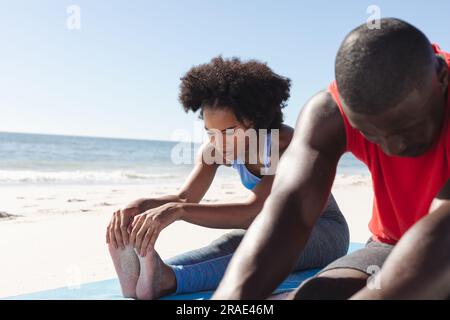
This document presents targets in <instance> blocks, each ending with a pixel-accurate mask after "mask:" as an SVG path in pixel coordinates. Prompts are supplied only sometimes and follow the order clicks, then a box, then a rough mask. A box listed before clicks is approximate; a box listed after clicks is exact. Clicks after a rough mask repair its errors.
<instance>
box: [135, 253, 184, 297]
mask: <svg viewBox="0 0 450 320" xmlns="http://www.w3.org/2000/svg"><path fill="white" fill-rule="evenodd" d="M138 259H139V262H140V275H139V280H138V282H137V286H136V296H137V298H138V299H140V300H153V299H158V298H159V297H162V296H165V295H168V294H170V293H173V292H175V290H176V287H177V282H176V278H175V274H174V272H173V271H172V269H171V268H170V267H169V266H168V265H166V264H165V263H164V262H163V261H162V260H161V258H160V256H159V255H158V253H157V252H156V251H155V249H151V250H150V251H149V252H148V253H147V254H146V256H145V257H141V256H138Z"/></svg>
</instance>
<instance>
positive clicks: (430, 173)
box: [328, 44, 450, 244]
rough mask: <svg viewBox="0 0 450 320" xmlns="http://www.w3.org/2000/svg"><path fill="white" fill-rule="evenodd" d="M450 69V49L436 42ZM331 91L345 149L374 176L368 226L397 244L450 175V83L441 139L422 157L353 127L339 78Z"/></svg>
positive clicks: (379, 238) (375, 234) (380, 237)
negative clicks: (396, 151) (388, 148)
mask: <svg viewBox="0 0 450 320" xmlns="http://www.w3.org/2000/svg"><path fill="white" fill-rule="evenodd" d="M433 49H434V51H435V52H436V54H439V55H442V56H443V57H445V60H446V61H447V65H448V66H449V69H450V53H447V52H443V51H442V50H441V49H440V48H439V46H438V45H436V44H433ZM328 91H329V92H330V93H331V95H332V96H333V99H334V100H335V102H336V104H337V105H338V106H339V110H340V112H341V115H342V118H343V120H344V124H345V131H346V136H347V146H346V151H349V152H351V153H353V155H354V156H355V157H356V158H358V159H359V160H361V161H362V162H363V163H365V164H366V165H367V167H368V168H369V171H370V173H371V176H372V187H373V190H374V202H373V208H372V219H371V221H370V223H369V229H370V231H371V232H372V234H373V238H374V239H375V240H377V241H381V242H385V243H390V244H395V243H396V242H397V241H398V240H399V239H400V238H401V237H402V235H403V234H404V233H405V232H406V231H407V230H408V229H409V228H410V227H411V226H412V225H413V224H414V223H416V222H417V221H418V220H419V219H420V218H422V217H423V216H425V215H426V214H427V213H428V210H429V208H430V205H431V202H432V201H433V199H434V198H435V196H436V195H437V193H438V192H439V191H440V190H441V189H442V187H443V186H444V185H445V183H446V182H447V180H448V179H449V178H450V124H449V122H450V110H449V109H450V85H449V93H448V102H447V109H446V112H445V118H444V123H443V125H442V131H441V133H440V135H439V137H438V141H437V142H436V143H434V144H433V146H432V147H431V148H430V149H429V150H428V151H427V152H426V153H425V154H423V155H421V156H419V157H410V158H404V157H393V156H388V155H386V154H385V153H384V152H383V151H382V150H381V149H380V147H379V146H378V145H376V144H374V143H372V142H370V141H369V140H367V139H366V138H365V137H364V136H363V135H362V134H361V133H360V132H359V131H358V130H356V129H354V128H353V127H351V125H350V123H349V122H348V119H347V117H346V115H345V114H344V111H343V110H342V105H341V103H340V101H339V94H338V89H337V86H336V82H333V83H331V85H330V86H329V88H328Z"/></svg>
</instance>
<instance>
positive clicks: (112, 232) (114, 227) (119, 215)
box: [106, 200, 141, 249]
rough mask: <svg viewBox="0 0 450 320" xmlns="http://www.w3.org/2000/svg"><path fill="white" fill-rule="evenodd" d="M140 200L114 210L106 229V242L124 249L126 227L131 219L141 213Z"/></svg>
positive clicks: (127, 238)
mask: <svg viewBox="0 0 450 320" xmlns="http://www.w3.org/2000/svg"><path fill="white" fill-rule="evenodd" d="M139 204H140V201H139V200H138V201H135V202H132V203H130V204H129V205H128V206H126V207H125V208H124V209H121V210H118V211H116V212H114V214H113V216H112V218H111V221H110V223H109V225H108V227H107V229H106V243H108V244H109V243H111V244H112V245H113V246H114V248H116V249H118V248H119V247H120V248H121V249H124V248H125V246H126V245H128V243H129V232H128V227H129V225H130V222H131V221H132V219H133V218H134V217H135V216H136V215H138V214H140V213H141V209H140V206H139Z"/></svg>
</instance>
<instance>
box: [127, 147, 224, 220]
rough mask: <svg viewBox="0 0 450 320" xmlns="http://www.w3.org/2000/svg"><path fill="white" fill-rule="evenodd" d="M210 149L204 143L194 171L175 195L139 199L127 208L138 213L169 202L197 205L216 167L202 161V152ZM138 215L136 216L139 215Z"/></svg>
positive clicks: (212, 178)
mask: <svg viewBox="0 0 450 320" xmlns="http://www.w3.org/2000/svg"><path fill="white" fill-rule="evenodd" d="M210 147H212V146H211V145H210V144H209V143H205V144H203V145H202V146H201V147H200V150H199V152H198V154H197V157H196V159H195V166H194V169H193V170H192V171H191V173H190V174H189V176H188V177H187V179H186V181H185V182H184V184H183V185H182V187H181V188H180V190H179V192H178V193H177V194H173V195H164V196H161V197H157V198H141V199H138V200H136V201H134V202H132V203H131V204H130V205H128V206H127V207H134V208H136V209H138V210H136V211H138V212H139V213H142V212H145V211H147V210H150V209H153V208H157V207H160V206H162V205H165V204H167V203H170V202H179V203H198V202H200V200H201V199H202V198H203V196H204V195H205V193H206V191H208V189H209V187H210V186H211V183H212V181H213V180H214V176H215V174H216V171H217V168H218V166H217V165H215V164H206V163H205V162H204V161H203V157H202V155H203V152H205V150H206V149H207V148H210ZM139 213H138V214H139Z"/></svg>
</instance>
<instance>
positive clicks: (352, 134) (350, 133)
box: [328, 81, 363, 158]
mask: <svg viewBox="0 0 450 320" xmlns="http://www.w3.org/2000/svg"><path fill="white" fill-rule="evenodd" d="M328 92H329V93H330V94H331V96H332V97H333V100H334V102H336V104H337V106H338V108H339V111H340V113H341V116H342V119H343V120H344V125H345V134H346V138H347V145H346V151H350V152H353V153H354V154H355V156H356V157H358V155H360V152H359V150H358V149H359V148H358V147H361V142H363V141H361V138H363V136H362V135H361V133H360V132H359V131H358V130H356V129H355V128H353V127H352V126H351V125H350V122H349V121H348V119H347V116H346V115H345V113H344V110H343V109H342V104H341V101H340V98H339V91H338V88H337V85H336V81H333V82H332V83H331V84H330V85H329V86H328ZM358 158H359V157H358Z"/></svg>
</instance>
